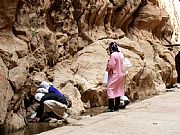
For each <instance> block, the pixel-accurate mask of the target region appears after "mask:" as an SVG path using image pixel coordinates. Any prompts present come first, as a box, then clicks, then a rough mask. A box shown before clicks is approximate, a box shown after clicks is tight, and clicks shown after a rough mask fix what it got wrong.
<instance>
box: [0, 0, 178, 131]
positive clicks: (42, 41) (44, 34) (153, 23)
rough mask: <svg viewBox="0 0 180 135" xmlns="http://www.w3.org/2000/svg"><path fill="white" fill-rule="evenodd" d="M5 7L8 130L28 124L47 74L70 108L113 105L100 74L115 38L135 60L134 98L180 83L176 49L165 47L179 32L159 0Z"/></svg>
mask: <svg viewBox="0 0 180 135" xmlns="http://www.w3.org/2000/svg"><path fill="white" fill-rule="evenodd" d="M0 7H1V9H0V11H1V12H0V57H1V59H0V60H1V62H0V70H1V76H0V77H1V80H0V86H1V92H0V100H1V101H3V102H0V103H1V104H0V108H1V109H0V124H1V125H2V124H6V125H7V126H8V127H9V130H17V129H19V128H21V127H23V126H24V125H25V123H24V119H23V118H25V117H26V116H27V115H28V114H29V113H30V112H29V110H32V109H31V107H32V105H33V104H34V102H33V100H32V99H33V98H32V97H33V96H34V93H35V92H36V89H37V84H39V83H40V82H41V81H44V80H49V81H50V82H52V84H53V85H54V86H55V87H57V88H58V89H59V90H61V91H62V92H63V93H64V94H66V95H68V96H69V97H70V98H71V100H72V108H71V109H70V113H71V114H72V115H75V116H77V115H80V113H81V112H83V111H84V110H85V107H86V108H87V107H95V106H102V105H107V100H106V87H104V86H103V85H102V78H103V74H104V71H105V68H106V63H107V60H108V57H109V56H108V55H107V54H106V50H105V49H106V47H107V45H108V43H110V42H111V41H116V42H117V43H119V47H120V49H121V50H122V52H123V53H124V55H125V56H126V57H128V58H129V60H130V61H131V62H132V64H133V66H132V68H130V70H129V74H128V77H127V78H126V94H127V96H128V97H129V98H130V99H131V101H135V100H141V99H144V98H146V97H148V96H152V95H155V94H158V92H159V91H163V90H165V88H166V87H171V86H172V85H173V84H174V83H175V82H176V72H175V63H174V56H175V54H176V53H177V48H171V49H170V50H169V48H167V47H165V46H163V45H164V44H171V36H172V33H173V31H172V27H171V25H170V23H169V18H168V15H167V14H166V12H165V11H163V10H162V9H160V8H159V7H158V1H156V0H149V1H148V0H128V1H127V0H111V1H109V0H98V1H93V0H90V1H82V0H80V1H78V0H72V1H63V0H51V1H50V0H38V1H37V0H28V1H26V0H16V1H11V0H6V1H5V0H2V2H1V4H0ZM7 9H8V10H7ZM12 120H13V121H12ZM14 120H15V121H18V122H15V121H14ZM15 124H17V125H15Z"/></svg>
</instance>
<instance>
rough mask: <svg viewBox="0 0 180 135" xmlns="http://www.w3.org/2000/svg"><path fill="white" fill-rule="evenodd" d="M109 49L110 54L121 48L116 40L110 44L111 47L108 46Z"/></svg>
mask: <svg viewBox="0 0 180 135" xmlns="http://www.w3.org/2000/svg"><path fill="white" fill-rule="evenodd" d="M108 49H109V51H110V54H112V53H113V52H119V49H118V46H117V43H116V42H111V43H110V44H109V47H108Z"/></svg>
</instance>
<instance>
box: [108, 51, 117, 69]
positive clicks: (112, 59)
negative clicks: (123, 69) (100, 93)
mask: <svg viewBox="0 0 180 135" xmlns="http://www.w3.org/2000/svg"><path fill="white" fill-rule="evenodd" d="M115 65H116V61H115V57H114V55H113V54H111V56H110V59H109V61H108V63H107V68H106V71H109V70H111V69H114V68H115Z"/></svg>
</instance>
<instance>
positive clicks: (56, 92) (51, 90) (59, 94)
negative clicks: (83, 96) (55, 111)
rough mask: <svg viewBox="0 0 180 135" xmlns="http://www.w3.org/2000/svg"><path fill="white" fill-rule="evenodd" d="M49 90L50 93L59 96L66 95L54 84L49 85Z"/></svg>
mask: <svg viewBox="0 0 180 135" xmlns="http://www.w3.org/2000/svg"><path fill="white" fill-rule="evenodd" d="M48 92H49V93H55V94H57V95H58V96H60V97H61V98H64V95H63V94H62V93H61V92H59V91H58V90H57V89H56V88H54V87H53V86H50V87H49V89H48Z"/></svg>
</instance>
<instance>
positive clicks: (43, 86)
mask: <svg viewBox="0 0 180 135" xmlns="http://www.w3.org/2000/svg"><path fill="white" fill-rule="evenodd" d="M39 87H40V88H44V89H46V90H48V89H49V87H50V84H49V83H48V82H46V81H43V82H42V83H41V84H40V85H39Z"/></svg>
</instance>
